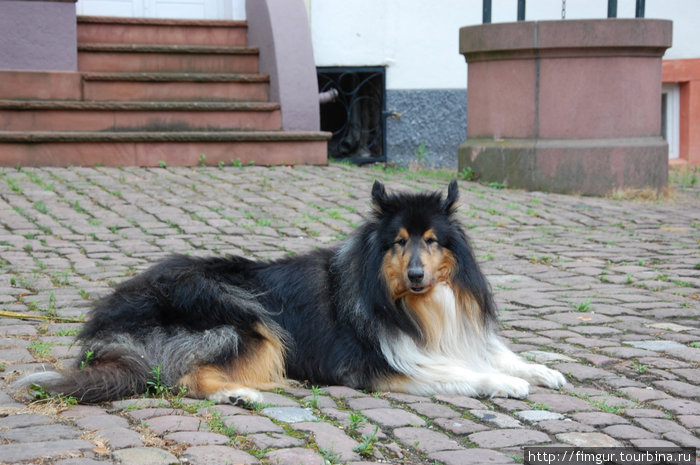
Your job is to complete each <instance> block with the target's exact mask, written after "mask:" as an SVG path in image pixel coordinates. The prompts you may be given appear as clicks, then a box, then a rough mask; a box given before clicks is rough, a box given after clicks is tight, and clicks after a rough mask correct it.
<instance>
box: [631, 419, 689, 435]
mask: <svg viewBox="0 0 700 465" xmlns="http://www.w3.org/2000/svg"><path fill="white" fill-rule="evenodd" d="M634 422H635V423H636V424H638V425H639V426H641V427H642V428H644V429H647V430H649V431H651V432H652V433H659V434H664V433H670V432H672V431H676V432H679V433H689V431H688V430H687V429H685V428H684V427H682V426H681V425H679V424H678V423H676V422H675V421H671V420H667V419H665V418H636V419H635V420H634Z"/></svg>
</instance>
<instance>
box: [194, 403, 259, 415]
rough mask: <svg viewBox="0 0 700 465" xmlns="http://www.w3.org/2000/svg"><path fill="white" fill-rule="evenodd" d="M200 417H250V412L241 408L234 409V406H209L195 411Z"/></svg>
mask: <svg viewBox="0 0 700 465" xmlns="http://www.w3.org/2000/svg"><path fill="white" fill-rule="evenodd" d="M197 413H198V414H200V415H206V414H209V415H219V416H221V417H228V416H231V415H250V411H249V410H246V409H243V408H241V407H236V406H235V405H210V406H208V407H202V408H200V409H199V410H197Z"/></svg>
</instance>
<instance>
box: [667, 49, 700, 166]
mask: <svg viewBox="0 0 700 465" xmlns="http://www.w3.org/2000/svg"><path fill="white" fill-rule="evenodd" d="M661 80H662V81H663V82H664V84H670V83H677V84H678V85H679V88H680V96H679V100H680V105H679V106H680V115H679V120H680V121H679V139H680V143H679V148H678V158H677V159H674V160H672V163H673V164H690V165H695V166H698V165H700V58H687V59H677V60H664V61H663V63H662V74H661Z"/></svg>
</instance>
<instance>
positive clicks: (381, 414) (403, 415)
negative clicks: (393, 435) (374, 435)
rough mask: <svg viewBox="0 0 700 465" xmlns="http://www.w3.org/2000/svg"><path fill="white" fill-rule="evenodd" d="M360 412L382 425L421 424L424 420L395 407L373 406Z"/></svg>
mask: <svg viewBox="0 0 700 465" xmlns="http://www.w3.org/2000/svg"><path fill="white" fill-rule="evenodd" d="M362 414H363V415H364V416H365V417H367V418H368V419H369V420H371V421H373V422H374V423H377V424H379V425H380V426H382V427H387V428H396V427H399V426H423V425H425V421H424V420H423V419H422V418H420V417H419V416H417V415H415V414H413V413H411V412H406V411H404V410H400V409H397V408H373V409H368V410H363V411H362Z"/></svg>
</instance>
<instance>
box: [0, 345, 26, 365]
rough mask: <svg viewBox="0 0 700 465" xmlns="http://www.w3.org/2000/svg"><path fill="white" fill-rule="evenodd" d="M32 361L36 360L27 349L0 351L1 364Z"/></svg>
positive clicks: (17, 348) (18, 348) (16, 348)
mask: <svg viewBox="0 0 700 465" xmlns="http://www.w3.org/2000/svg"><path fill="white" fill-rule="evenodd" d="M32 360H34V356H33V355H32V354H30V353H29V351H28V350H27V349H25V348H22V347H15V348H12V349H0V362H5V363H14V362H31V361H32Z"/></svg>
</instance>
